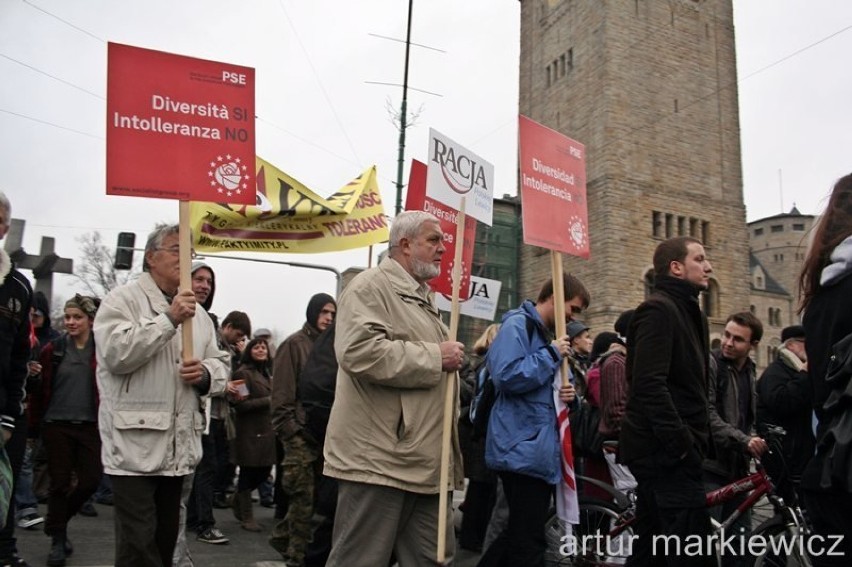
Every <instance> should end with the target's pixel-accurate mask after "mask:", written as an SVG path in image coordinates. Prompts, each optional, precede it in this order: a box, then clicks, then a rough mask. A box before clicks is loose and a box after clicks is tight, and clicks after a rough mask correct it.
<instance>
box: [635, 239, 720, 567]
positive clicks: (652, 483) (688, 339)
mask: <svg viewBox="0 0 852 567" xmlns="http://www.w3.org/2000/svg"><path fill="white" fill-rule="evenodd" d="M711 272H712V267H711V266H710V262H709V261H708V260H707V257H706V255H705V253H704V247H703V246H702V245H701V242H700V241H699V240H697V239H695V238H691V237H677V238H672V239H669V240H666V241H665V242H663V243H661V244H660V245H659V246H657V249H656V250H655V251H654V273H655V280H656V281H655V284H654V292H653V293H652V294H651V296H650V297H649V298H648V299H647V300H646V301H645V302H644V303H642V304H641V305H640V306H639V307H638V308H637V309H636V312H635V314H634V315H633V319H632V320H631V322H630V330H629V333H628V336H629V337H630V340H629V341H628V343H627V381H628V383H629V385H630V393H629V396H628V400H627V411H626V413H625V417H624V421H623V422H622V426H621V436H620V446H619V460H620V462H622V463H624V464H626V465H628V466H629V467H630V470H631V472H633V474H634V476H635V477H636V480H637V482H638V487H637V507H636V523H635V525H634V533H635V535H636V536H638V538H637V540H636V541H635V543H634V544H633V553H632V555H631V556H630V559H629V560H628V562H627V564H628V565H633V566H639V565H641V566H646V565H661V566H662V565H677V566H678V567H681V566H691V565H701V566H704V565H707V566H709V565H715V560H714V558H713V557H712V548H711V547H710V546H708V545H707V543H706V540H707V536H708V535H709V534H710V532H711V525H710V515H709V513H708V511H707V509H706V508H705V506H704V503H705V493H704V486H703V483H702V475H701V463H702V460H703V458H704V456H705V455H706V453H707V448H708V444H709V437H710V431H709V418H708V412H707V374H708V368H707V365H708V357H709V351H708V330H707V318H706V317H705V316H704V314H703V313H702V312H701V309H700V307H699V303H698V295H699V293H700V292H701V291H703V290H706V289H707V286H708V282H709V279H710V273H711ZM655 536H663V537H655ZM689 536H691V537H689ZM688 537H689V539H687V538H688ZM697 538H701V539H702V540H703V541H704V544H703V545H702V546H701V549H700V551H699V552H698V553H695V554H694V553H692V552H694V551H696V549H695V548H694V547H693V548H692V549H690V550H689V551H690V553H688V554H687V553H685V551H686V550H685V549H684V547H685V546H686V545H687V544H689V543H690V542H692V541H694V540H696V539H697Z"/></svg>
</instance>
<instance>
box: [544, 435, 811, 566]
mask: <svg viewBox="0 0 852 567" xmlns="http://www.w3.org/2000/svg"><path fill="white" fill-rule="evenodd" d="M784 435H786V432H785V431H784V430H783V429H782V428H780V427H776V426H771V425H767V427H766V431H765V433H764V434H763V437H764V439H765V440H766V442H767V443H768V444H769V446H770V451H775V452H777V454H778V455H781V438H782V437H783V436H784ZM781 462H782V469H785V467H784V466H783V460H782V461H781ZM754 463H755V472H753V473H751V474H749V475H747V476H745V477H744V478H742V479H739V480H736V481H734V482H732V483H730V484H727V485H725V486H723V487H722V488H719V489H717V490H714V491H712V492H709V493H707V498H706V506H707V507H708V508H710V507H714V506H718V505H720V504H722V503H724V502H728V501H730V500H732V499H733V498H735V497H736V496H737V495H740V494H744V493H749V494H748V496H747V497H746V499H745V500H744V501H743V502H742V503H741V504H740V505H739V506H738V507H737V509H736V510H735V511H734V512H732V513H731V514H730V515H729V516H728V517H727V518H725V519H724V520H723V521H722V522H721V523H719V522H717V521H715V520H712V522H713V533H714V534H716V535H717V536H719V535H720V534H722V533H724V532H725V531H727V530H729V529H730V528H731V526H732V525H733V524H734V522H735V521H736V520H737V519H738V518H739V517H740V516H741V515H742V514H743V513H745V511H746V510H748V509H750V508H753V507H754V506H755V504H757V502H758V501H759V500H760V499H761V498H763V497H764V496H766V498H767V500H768V501H769V503H770V505H771V506H772V509H773V515H772V516H771V517H770V518H768V519H767V520H765V521H763V522H761V523H760V525H758V526H757V527H756V528H754V529H753V530H752V531H751V532H750V533H749V534H748V540H747V541H750V542H763V543H764V544H765V545H761V544H760V543H758V544H757V547H758V548H760V549H761V553H758V554H757V555H756V557H755V562H754V565H755V567H781V566H787V567H810V566H811V561H810V559H809V558H808V556H807V553H806V552H805V542H806V541H807V538H808V536H809V535H810V533H811V531H810V528H809V526H808V523H807V521H806V519H805V517H804V515H803V513H802V510H801V508H800V507H799V506H798V503H797V502H795V499H794V501H793V502H791V503H787V502H785V501H784V499H783V498H782V497H781V496H780V495H779V494H778V493H777V491H776V485H775V483H774V482H773V480H772V478H771V477H770V475H769V473H768V472H767V471H766V469H765V467H764V465H763V463H762V462H761V460H760V459H759V458H754ZM579 479H580V480H581V481H582V482H588V483H591V484H594V485H595V486H599V487H601V488H603V489H604V490H606V491H607V492H608V493H610V494H612V495H613V500H612V501H611V502H609V501H604V500H599V499H586V498H581V499H580V502H579V505H580V523H579V524H578V525H577V526H576V527H575V528H574V534H575V538H574V539H575V541H576V542H577V544H578V545H577V547H576V550H575V551H576V553H575V554H574V555H572V556H566V555H565V554H564V553H561V554H560V555H561V558H560V559H558V561H557V564H558V565H575V566H585V565H600V566H602V565H623V564H624V563H625V562H626V560H627V557H629V556H630V551H631V549H630V546H629V543H632V537H633V530H632V526H633V524H634V523H635V521H636V499H635V496H634V495H633V494H630V493H628V494H624V493H621V492H619V491H617V490H616V489H615V488H613V487H611V486H608V485H606V484H605V483H601V482H600V481H596V480H594V479H589V478H585V477H579ZM564 533H565V532H564V529H563V527H562V525H561V522H560V521H559V520H558V519H557V518H555V517H554V518H551V520H550V521H549V522H548V525H547V536H548V547H549V550H551V554H550V556H551V559H552V556H553V553H552V545H553V544H554V543H555V541H554V538H555V537H556V536H557V534H558V541H559V542H560V546H563V545H564V541H563V535H564ZM613 542H615V543H616V544H615V545H613ZM561 551H564V549H563V550H561ZM721 553H723V550H721V549H720V547H719V542H718V540H717V545H716V556H717V561H719V563H720V564H721Z"/></svg>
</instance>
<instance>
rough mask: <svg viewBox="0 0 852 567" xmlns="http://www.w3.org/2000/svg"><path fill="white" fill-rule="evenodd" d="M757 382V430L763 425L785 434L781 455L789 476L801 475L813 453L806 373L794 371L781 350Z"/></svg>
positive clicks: (808, 388)
mask: <svg viewBox="0 0 852 567" xmlns="http://www.w3.org/2000/svg"><path fill="white" fill-rule="evenodd" d="M781 352H782V353H783V352H787V353H789V354H788V355H784V354H779V356H778V358H777V359H776V360H775V361H774V362H773V363H772V364H770V365H769V366H768V367H767V368H766V370H764V371H763V375H762V376H761V377H760V380H758V381H757V431H758V434H759V433H760V432H761V428H762V426H765V425H766V424H770V425H779V426H781V427H783V428H784V429H785V430H786V431H787V435H786V436H785V437H784V440H783V441H782V449H783V450H782V453H783V457H784V461H785V462H786V463H787V470H788V472H789V474H790V475H791V476H792V477H795V478H798V477H800V476H801V474H802V471H803V470H804V469H805V465H806V464H807V462H808V461H809V460H810V458H811V455H813V454H814V434H813V431H812V430H811V415H812V408H811V400H812V398H813V391H812V389H811V382H810V378H809V377H808V373H807V372H806V371H803V370H797V369H796V368H793V366H792V364H793V363H792V362H789V361H787V360H786V359H785V356H795V355H794V354H793V353H791V352H790V351H787V350H786V349H782V351H781Z"/></svg>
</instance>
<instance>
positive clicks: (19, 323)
mask: <svg viewBox="0 0 852 567" xmlns="http://www.w3.org/2000/svg"><path fill="white" fill-rule="evenodd" d="M2 256H3V258H2V259H0V266H4V267H5V268H6V270H5V271H6V274H5V276H3V283H2V284H0V425H2V426H3V427H5V428H7V429H10V430H11V429H14V428H15V421H16V420H17V419H18V418H20V417H21V415H23V404H22V403H21V402H22V400H23V399H24V384H25V383H26V379H27V361H28V360H29V359H30V348H31V344H30V327H31V323H30V307H31V304H32V297H33V290H32V287H31V286H30V282H29V281H28V280H27V279H26V278H25V277H24V276H23V275H22V274H21V273H20V272H19V271H18V270H16V269H15V268H14V267H13V266H12V265H11V260H9V257H8V255H6V253H5V252H3V254H2ZM0 269H2V268H0Z"/></svg>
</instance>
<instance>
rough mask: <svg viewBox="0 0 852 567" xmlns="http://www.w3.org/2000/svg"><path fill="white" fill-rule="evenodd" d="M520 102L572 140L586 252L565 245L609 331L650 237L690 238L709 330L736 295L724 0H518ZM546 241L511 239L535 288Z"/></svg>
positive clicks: (736, 205)
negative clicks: (698, 252) (580, 154)
mask: <svg viewBox="0 0 852 567" xmlns="http://www.w3.org/2000/svg"><path fill="white" fill-rule="evenodd" d="M521 2H522V3H521V61H520V113H521V114H524V115H526V116H529V117H530V118H532V119H533V120H536V121H538V122H541V123H543V124H545V125H546V126H548V127H550V128H553V129H555V130H558V131H560V132H562V133H564V134H565V135H567V136H569V137H571V138H574V139H575V140H578V141H580V142H582V143H584V144H585V146H586V160H587V180H588V182H587V192H588V208H589V225H590V226H589V232H590V243H591V259H590V260H588V261H586V260H581V259H578V258H571V257H566V258H565V266H566V270H570V271H572V272H573V273H575V274H577V275H578V276H580V277H581V278H582V279H583V281H584V282H585V283H586V285H587V286H588V287H589V290H590V292H591V294H592V305H591V308H590V309H589V311H588V313H587V314H586V315H585V317H584V318H585V320H586V322H587V323H589V324H590V325H591V326H592V330H593V333H596V332H598V331H602V330H611V328H612V323H613V322H614V321H615V319H616V317H617V316H618V314H619V313H620V312H621V311H622V310H624V309H627V308H631V307H635V306H636V305H637V304H639V303H640V302H641V301H642V300H643V299H644V298H645V294H646V291H647V286H648V281H649V280H648V279H647V277H648V275H649V273H650V270H651V266H652V265H651V258H652V255H653V251H654V248H655V247H656V246H657V244H659V243H660V242H662V241H663V240H664V239H666V238H667V237H671V236H677V235H692V236H695V237H697V238H699V239H701V240H702V241H703V242H704V245H705V247H706V249H707V253H708V257H709V259H710V261H711V263H712V264H713V268H714V280H713V282H712V286H711V290H710V291H709V292H708V293H706V294H704V295H705V297H704V309H705V312H706V313H707V314H708V316H709V317H710V321H711V334H714V335H715V336H718V333H719V331H720V330H721V329H722V327H723V325H724V320H725V318H726V317H727V315H729V314H730V313H732V312H734V311H739V310H745V309H748V308H749V243H748V232H747V230H746V222H745V206H744V204H743V193H742V173H741V165H740V140H739V133H740V130H739V115H738V106H737V84H736V81H737V72H736V57H735V51H734V25H733V8H732V2H731V0H607V1H605V2H603V1H599V0H521ZM548 254H549V253H548V252H547V251H544V250H541V249H538V248H534V247H529V246H524V247H523V250H522V253H521V260H520V265H521V274H522V278H523V280H522V282H521V293H522V294H523V295H524V296H525V297H535V296H536V294H537V291H538V286H539V285H540V283H541V282H542V281H543V280H545V279H546V278H547V277H548V276H549V273H550V263H549V256H548Z"/></svg>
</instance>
